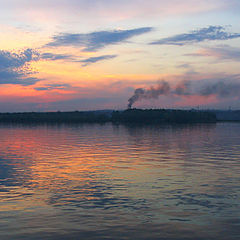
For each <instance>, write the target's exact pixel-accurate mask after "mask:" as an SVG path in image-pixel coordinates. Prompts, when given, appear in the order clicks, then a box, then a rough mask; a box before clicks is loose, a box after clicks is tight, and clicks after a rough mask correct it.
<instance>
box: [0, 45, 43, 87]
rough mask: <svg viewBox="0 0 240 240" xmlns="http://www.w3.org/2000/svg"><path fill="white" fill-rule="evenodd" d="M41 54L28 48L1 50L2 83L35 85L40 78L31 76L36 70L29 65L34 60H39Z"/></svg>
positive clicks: (0, 76)
mask: <svg viewBox="0 0 240 240" xmlns="http://www.w3.org/2000/svg"><path fill="white" fill-rule="evenodd" d="M38 59H39V54H38V53H37V52H36V51H34V50H32V49H26V50H24V51H22V52H19V53H15V52H10V51H3V50H1V51H0V84H20V85H23V86H28V85H33V84H35V83H36V82H37V81H39V79H37V78H34V77H31V74H33V73H34V72H33V71H32V69H31V68H30V66H29V63H30V62H32V61H37V60H38Z"/></svg>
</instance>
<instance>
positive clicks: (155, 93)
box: [128, 81, 170, 108]
mask: <svg viewBox="0 0 240 240" xmlns="http://www.w3.org/2000/svg"><path fill="white" fill-rule="evenodd" d="M169 92H170V85H169V83H168V82H166V81H162V82H160V83H158V85H157V86H156V87H150V88H149V89H144V88H137V89H136V90H135V92H134V94H133V96H132V97H130V98H129V99H128V108H131V107H132V105H133V104H134V103H135V102H137V101H139V100H142V99H151V98H155V99H156V98H158V97H159V96H160V95H167V94H168V93H169Z"/></svg>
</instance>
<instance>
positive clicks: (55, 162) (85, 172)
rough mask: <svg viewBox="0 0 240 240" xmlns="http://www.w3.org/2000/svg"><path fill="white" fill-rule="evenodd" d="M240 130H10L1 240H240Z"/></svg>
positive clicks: (1, 161)
mask: <svg viewBox="0 0 240 240" xmlns="http://www.w3.org/2000/svg"><path fill="white" fill-rule="evenodd" d="M239 199H240V123H219V124H217V125H215V124H210V125H207V124H205V125H190V126H174V127H171V126H161V127H157V126H155V127H154V126H152V127H146V126H145V127H126V126H122V125H120V126H114V125H111V124H107V125H60V126H18V125H0V239H1V240H5V239H7V240H8V239H9V240H16V239H17V240H18V239H37V240H38V239H39V240H40V239H41V240H42V239H84V240H85V239H97V240H99V239H166V240H177V239H182V240H183V239H184V240H185V239H186V240H187V239H191V240H198V239H201V240H239V239H240V202H239Z"/></svg>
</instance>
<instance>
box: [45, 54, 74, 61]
mask: <svg viewBox="0 0 240 240" xmlns="http://www.w3.org/2000/svg"><path fill="white" fill-rule="evenodd" d="M41 59H44V60H52V61H55V60H71V61H72V60H74V56H73V55H69V54H54V53H42V54H41Z"/></svg>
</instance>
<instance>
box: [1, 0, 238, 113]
mask: <svg viewBox="0 0 240 240" xmlns="http://www.w3.org/2000/svg"><path fill="white" fill-rule="evenodd" d="M0 4H1V8H0V31H1V38H0V50H1V51H0V111H1V112H14V111H57V110H61V111H68V110H69V111H72V110H97V109H125V108H126V107H127V104H128V99H129V98H130V97H131V96H132V95H133V94H134V91H135V89H137V88H143V89H146V90H148V89H155V90H156V89H158V87H159V85H161V84H162V83H163V82H167V83H168V84H169V86H170V88H171V90H170V91H168V92H167V93H164V94H161V95H160V96H159V97H158V98H157V97H155V98H151V97H150V98H149V99H146V97H144V98H143V99H140V100H139V101H137V102H136V103H134V105H133V107H141V108H192V107H198V106H200V107H201V108H204V109H206V108H221V109H228V108H229V107H231V108H232V109H240V24H239V23H240V1H239V0H201V1H199V0H198V1H197V0H169V1H165V0H148V1H145V0H128V1H127V0H121V1H120V0H41V1H38V0H8V1H6V0H0ZM179 89H180V90H181V91H180V90H179Z"/></svg>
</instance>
